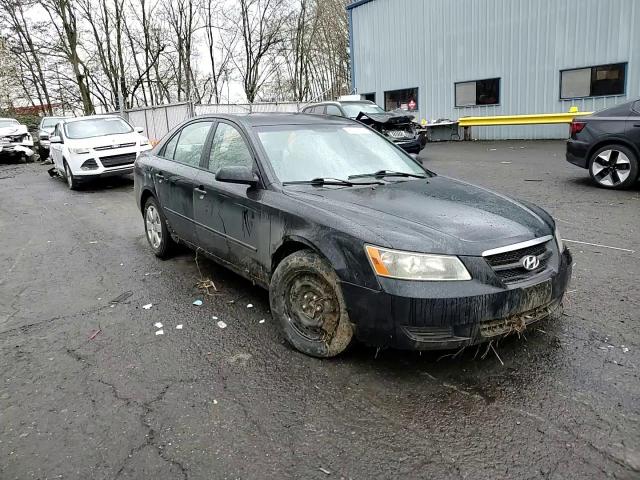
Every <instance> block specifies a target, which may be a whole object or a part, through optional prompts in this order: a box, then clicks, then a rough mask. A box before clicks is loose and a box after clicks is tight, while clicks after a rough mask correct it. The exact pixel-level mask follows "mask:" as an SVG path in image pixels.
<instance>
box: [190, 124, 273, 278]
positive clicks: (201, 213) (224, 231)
mask: <svg viewBox="0 0 640 480" xmlns="http://www.w3.org/2000/svg"><path fill="white" fill-rule="evenodd" d="M203 166H204V167H205V168H206V171H205V170H203V171H202V172H200V175H199V176H198V184H199V189H198V191H197V193H196V197H195V199H194V214H195V219H196V222H197V223H198V227H197V231H198V243H199V245H200V246H201V247H202V248H203V249H205V250H206V251H208V252H209V253H210V254H213V255H214V256H216V257H218V258H219V259H221V260H222V261H224V262H226V263H229V264H231V265H232V266H234V267H236V268H237V269H238V270H240V271H241V272H242V273H244V274H245V275H248V276H250V277H258V278H265V272H266V269H265V265H266V259H267V258H268V252H267V248H268V243H269V242H268V241H265V239H268V238H269V218H268V215H267V214H266V213H264V212H263V210H262V208H261V204H260V199H261V196H262V194H263V190H261V189H260V188H255V187H249V186H247V185H238V184H233V183H225V182H218V181H217V180H216V179H215V173H216V172H217V171H218V170H219V169H220V168H222V167H226V166H248V167H252V168H256V167H255V162H254V156H253V153H252V152H251V149H250V148H249V146H248V143H247V142H246V140H245V138H244V136H243V134H242V133H241V131H240V130H239V129H238V128H236V126H234V125H232V124H231V123H227V122H224V121H220V122H219V123H218V124H217V126H216V127H215V133H214V135H213V139H212V142H211V148H210V150H209V151H208V152H206V153H205V158H204V163H203ZM259 239H262V241H261V242H260V241H259Z"/></svg>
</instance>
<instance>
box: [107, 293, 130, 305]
mask: <svg viewBox="0 0 640 480" xmlns="http://www.w3.org/2000/svg"><path fill="white" fill-rule="evenodd" d="M131 295H133V292H124V293H122V294H120V295H118V296H117V297H116V298H114V299H113V300H111V302H110V303H122V302H124V301H125V300H126V299H127V298H129V297H130V296H131Z"/></svg>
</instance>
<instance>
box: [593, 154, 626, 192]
mask: <svg viewBox="0 0 640 480" xmlns="http://www.w3.org/2000/svg"><path fill="white" fill-rule="evenodd" d="M591 173H592V175H593V178H594V179H595V181H596V182H598V183H599V184H601V185H603V186H605V187H615V186H617V185H620V184H621V183H623V182H624V181H625V180H627V178H629V175H630V174H631V162H630V161H629V157H627V155H626V154H625V153H624V152H621V151H619V150H614V149H611V150H604V151H602V152H600V153H599V154H598V156H597V157H596V158H595V159H594V160H593V162H592V164H591Z"/></svg>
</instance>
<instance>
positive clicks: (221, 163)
mask: <svg viewBox="0 0 640 480" xmlns="http://www.w3.org/2000/svg"><path fill="white" fill-rule="evenodd" d="M252 165H253V156H252V155H251V152H250V151H249V148H248V147H247V144H246V143H245V141H244V139H243V138H242V135H240V132H238V130H236V129H235V128H234V127H232V126H231V125H229V124H226V123H219V124H218V126H217V127H216V133H215V135H214V136H213V143H212V145H211V154H210V157H209V170H211V171H212V172H217V171H218V170H220V169H221V168H222V167H251V166H252Z"/></svg>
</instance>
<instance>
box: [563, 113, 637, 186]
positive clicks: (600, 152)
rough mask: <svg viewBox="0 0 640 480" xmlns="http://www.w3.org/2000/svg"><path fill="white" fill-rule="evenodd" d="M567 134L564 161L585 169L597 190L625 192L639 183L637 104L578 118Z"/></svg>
mask: <svg viewBox="0 0 640 480" xmlns="http://www.w3.org/2000/svg"><path fill="white" fill-rule="evenodd" d="M570 132H571V138H570V139H569V140H568V141H567V161H569V162H571V163H573V164H574V165H577V166H579V167H582V168H588V169H589V174H590V175H591V178H592V179H593V181H594V182H596V184H598V186H600V187H603V188H618V189H620V188H628V187H630V186H632V185H633V184H634V183H635V182H636V181H637V180H638V165H639V162H640V100H635V101H632V102H628V103H624V104H622V105H616V106H615V107H612V108H608V109H606V110H601V111H599V112H597V113H594V114H593V115H591V116H589V117H578V118H576V119H575V120H574V121H573V122H572V123H571V128H570Z"/></svg>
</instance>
